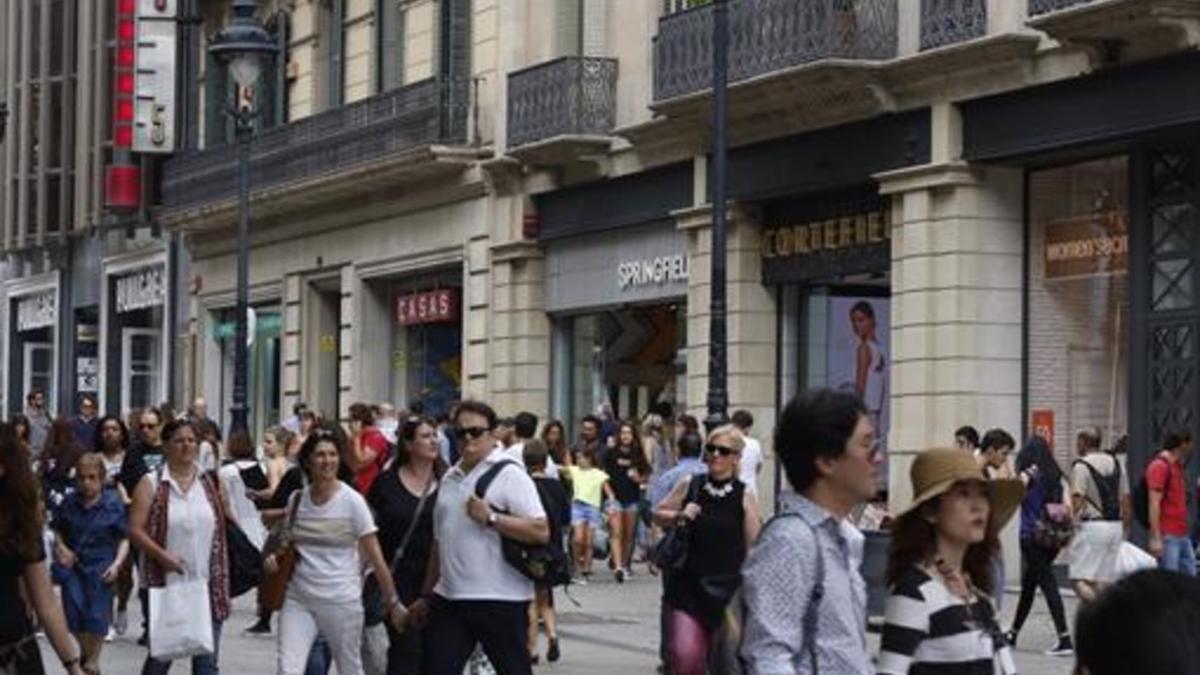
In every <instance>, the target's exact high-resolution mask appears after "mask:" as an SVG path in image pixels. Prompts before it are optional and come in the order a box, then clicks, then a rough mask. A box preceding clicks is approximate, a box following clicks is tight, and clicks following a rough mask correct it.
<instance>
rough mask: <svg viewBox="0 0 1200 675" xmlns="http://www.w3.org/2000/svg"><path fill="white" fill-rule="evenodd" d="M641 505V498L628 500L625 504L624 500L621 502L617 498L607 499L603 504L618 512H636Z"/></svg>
mask: <svg viewBox="0 0 1200 675" xmlns="http://www.w3.org/2000/svg"><path fill="white" fill-rule="evenodd" d="M641 505H642V502H641V500H638V501H634V502H629V503H628V504H626V503H625V502H623V501H621V500H619V499H609V500H608V501H606V502H605V504H604V506H605V507H606V508H607V509H608V510H610V511H616V512H618V513H629V512H631V511H632V512H636V511H637V510H638V508H639V507H640V506H641Z"/></svg>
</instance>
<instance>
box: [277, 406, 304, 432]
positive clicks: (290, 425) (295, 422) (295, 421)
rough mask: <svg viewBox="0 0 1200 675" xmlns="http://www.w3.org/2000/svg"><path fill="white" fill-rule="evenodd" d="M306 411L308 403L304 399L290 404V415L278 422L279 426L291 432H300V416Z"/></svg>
mask: <svg viewBox="0 0 1200 675" xmlns="http://www.w3.org/2000/svg"><path fill="white" fill-rule="evenodd" d="M306 412H308V404H307V403H305V402H304V401H299V402H297V403H296V404H295V405H293V406H292V416H291V417H289V418H287V419H286V420H284V421H282V422H280V423H279V426H281V427H283V428H284V429H287V430H288V431H290V432H292V433H293V434H298V433H300V416H301V415H303V414H304V413H306Z"/></svg>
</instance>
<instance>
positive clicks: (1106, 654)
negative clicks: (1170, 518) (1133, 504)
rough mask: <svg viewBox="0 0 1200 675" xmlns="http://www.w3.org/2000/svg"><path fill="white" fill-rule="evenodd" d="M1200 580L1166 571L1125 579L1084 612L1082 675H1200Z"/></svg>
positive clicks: (1079, 651)
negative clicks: (1188, 674) (1190, 674)
mask: <svg viewBox="0 0 1200 675" xmlns="http://www.w3.org/2000/svg"><path fill="white" fill-rule="evenodd" d="M1198 627H1200V581H1197V580H1196V579H1195V578H1192V577H1186V576H1183V575H1181V574H1171V573H1168V572H1163V571H1161V570H1150V571H1145V572H1138V573H1136V574H1133V575H1130V576H1128V577H1125V578H1124V579H1122V580H1121V581H1119V582H1117V583H1116V584H1114V585H1113V586H1112V588H1109V589H1108V590H1107V591H1105V592H1104V593H1103V594H1101V595H1100V597H1099V598H1097V599H1096V601H1095V602H1093V603H1090V604H1086V605H1084V606H1083V607H1081V608H1080V609H1079V617H1078V618H1077V620H1076V622H1075V636H1076V638H1077V644H1076V648H1075V655H1076V664H1075V672H1076V673H1077V674H1078V675H1130V674H1131V673H1137V674H1138V675H1182V673H1200V640H1196V631H1197V628H1198Z"/></svg>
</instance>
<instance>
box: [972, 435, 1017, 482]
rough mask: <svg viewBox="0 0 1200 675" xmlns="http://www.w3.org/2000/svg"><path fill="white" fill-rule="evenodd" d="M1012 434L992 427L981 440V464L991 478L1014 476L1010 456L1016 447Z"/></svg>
mask: <svg viewBox="0 0 1200 675" xmlns="http://www.w3.org/2000/svg"><path fill="white" fill-rule="evenodd" d="M1016 447H1017V442H1016V441H1015V440H1013V437H1012V434H1009V433H1008V432H1007V431H1005V430H1003V429H991V430H989V431H988V432H987V433H986V434H984V435H983V440H982V441H980V442H979V457H978V459H979V466H980V468H981V469H983V475H985V476H987V477H988V478H989V479H992V480H997V479H1002V478H1014V476H1013V470H1012V466H1010V465H1009V463H1008V457H1009V455H1011V454H1012V451H1013V450H1014V449H1016Z"/></svg>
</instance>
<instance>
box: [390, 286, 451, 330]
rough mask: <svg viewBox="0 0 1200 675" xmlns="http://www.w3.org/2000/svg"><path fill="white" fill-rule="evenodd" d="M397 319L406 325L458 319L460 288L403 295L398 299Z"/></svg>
mask: <svg viewBox="0 0 1200 675" xmlns="http://www.w3.org/2000/svg"><path fill="white" fill-rule="evenodd" d="M396 319H397V321H399V322H400V324H401V325H404V326H412V325H416V324H422V323H442V322H446V321H457V320H458V289H455V288H446V289H442V290H440V291H427V292H425V293H413V294H412V295H402V296H400V297H399V298H397V299H396Z"/></svg>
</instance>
